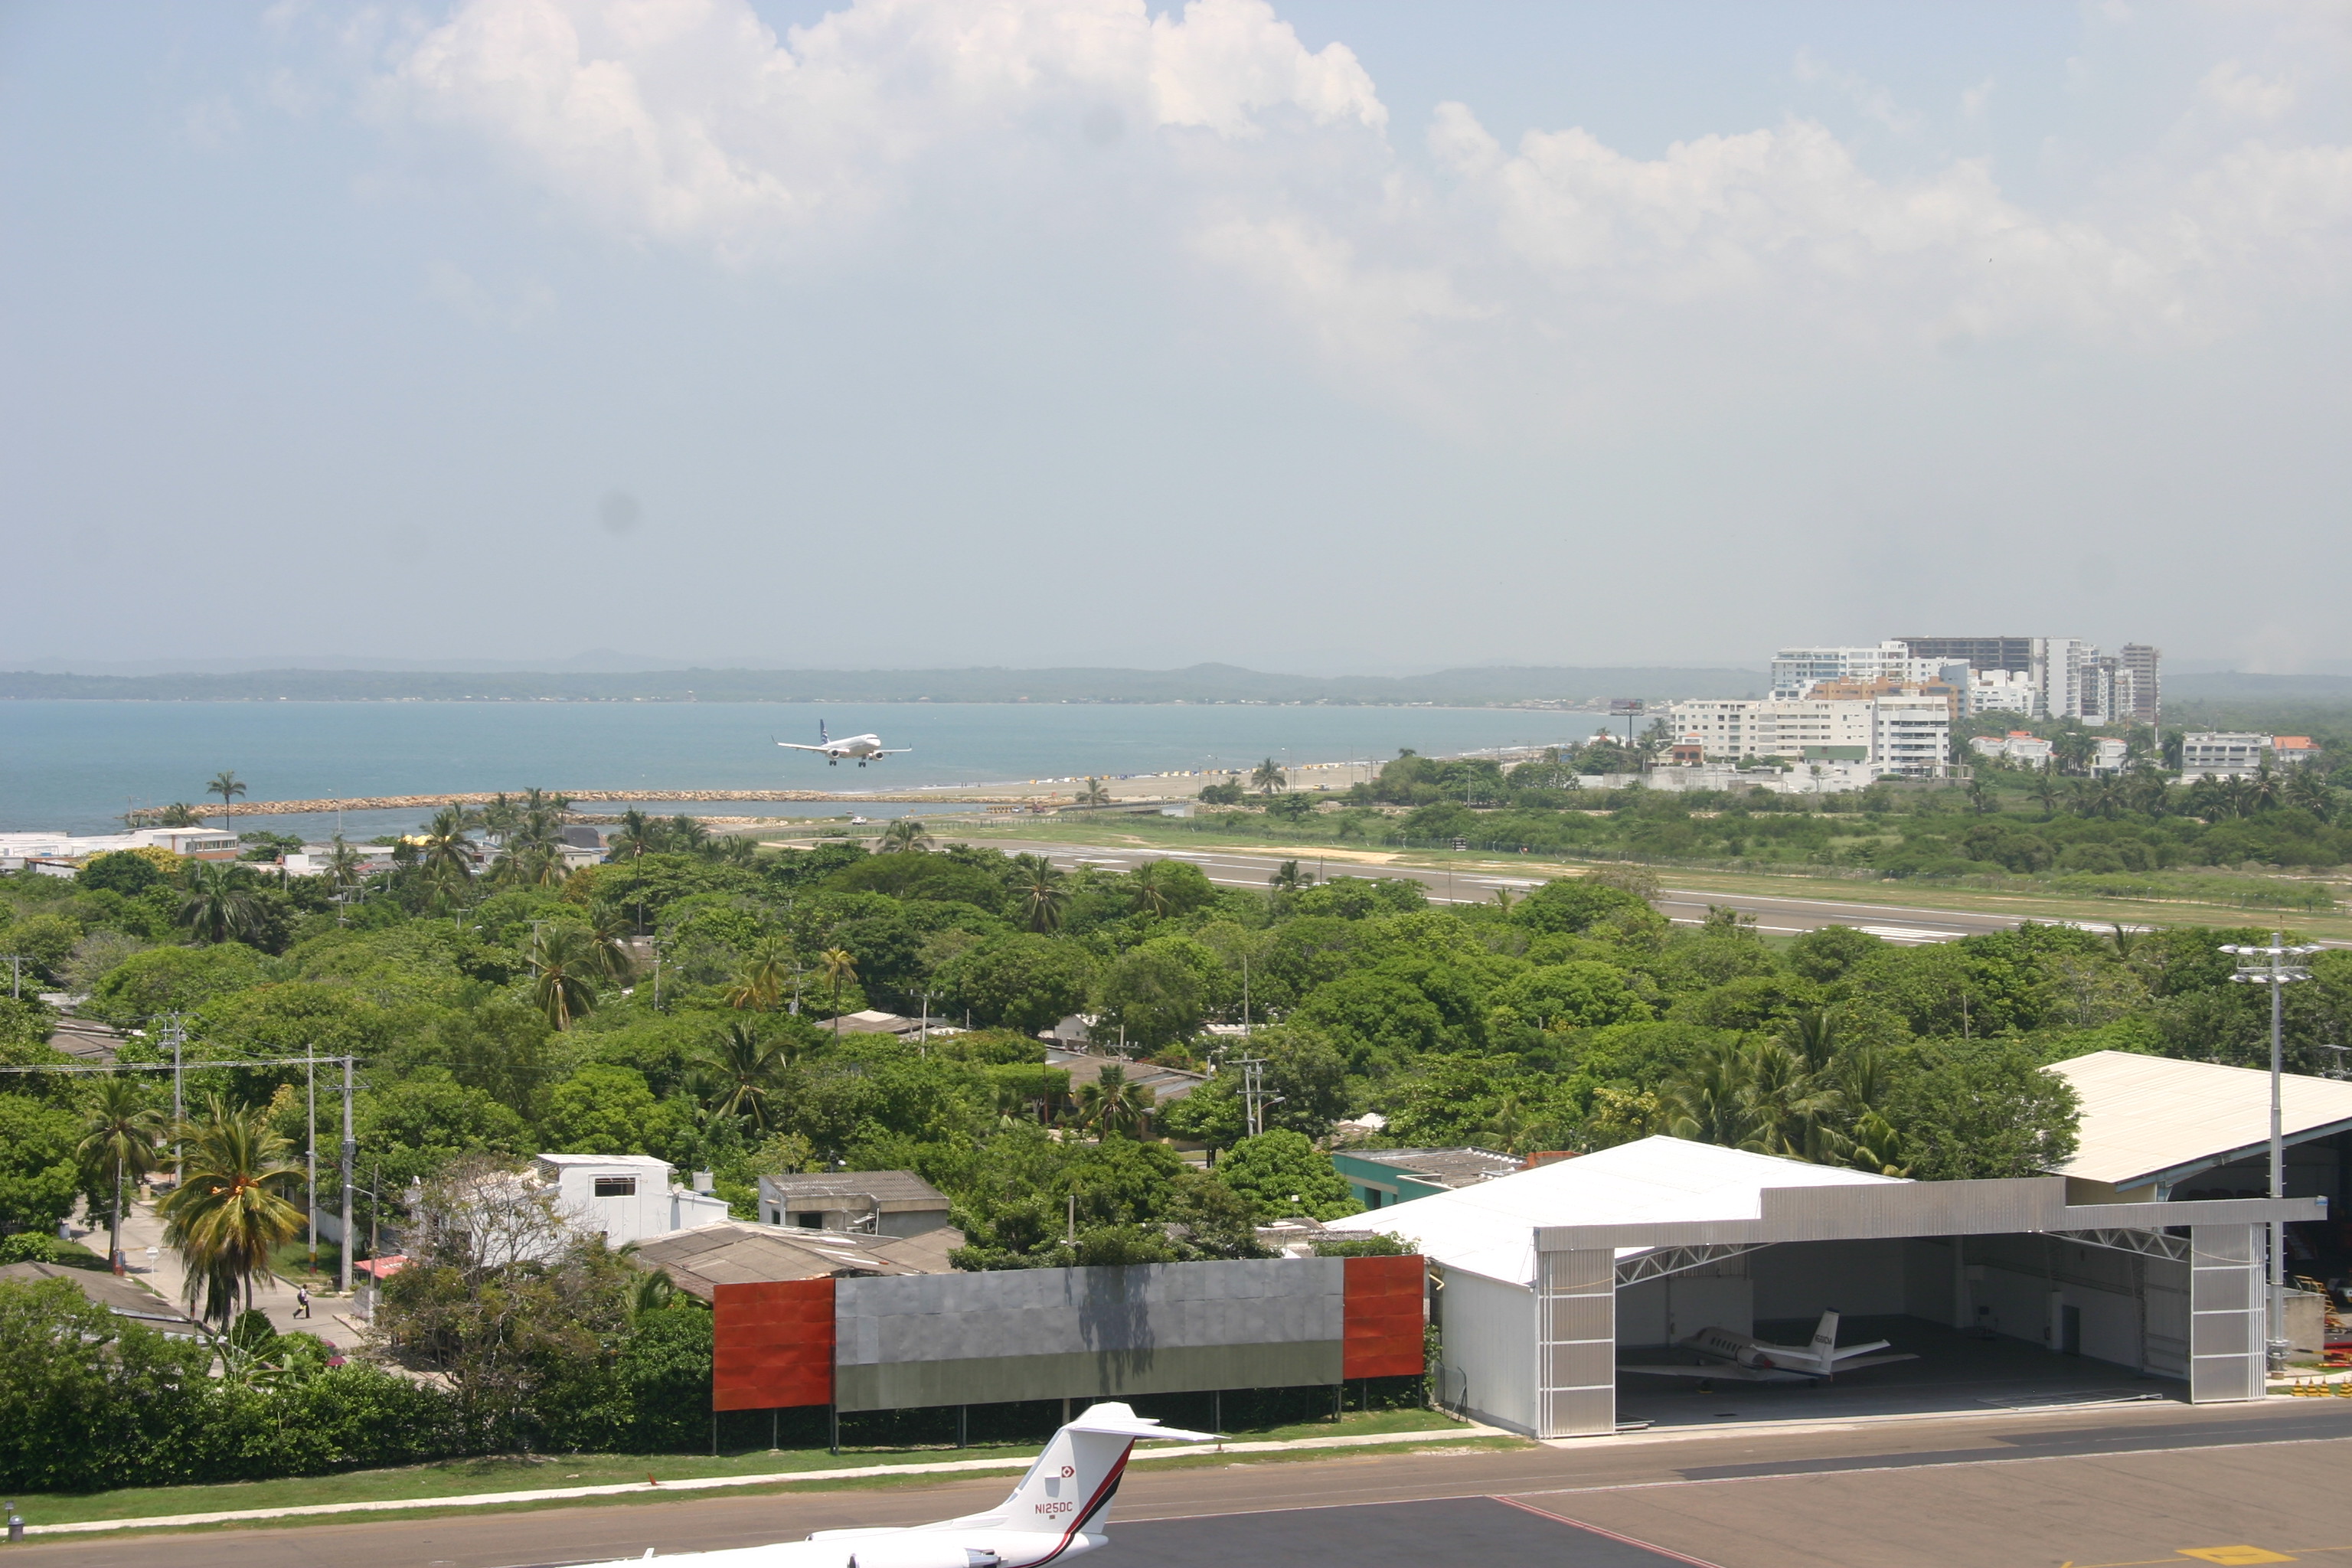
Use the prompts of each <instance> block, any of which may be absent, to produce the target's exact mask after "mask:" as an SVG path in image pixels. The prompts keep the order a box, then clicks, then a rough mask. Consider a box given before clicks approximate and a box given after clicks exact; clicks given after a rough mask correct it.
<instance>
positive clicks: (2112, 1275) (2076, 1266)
mask: <svg viewBox="0 0 2352 1568" xmlns="http://www.w3.org/2000/svg"><path fill="white" fill-rule="evenodd" d="M1965 1245H1966V1247H1967V1258H1968V1265H1967V1279H1966V1280H1965V1281H1964V1291H1963V1293H1962V1295H1961V1298H1960V1300H1961V1302H1962V1305H1963V1307H1964V1309H1965V1311H1966V1314H1967V1320H1968V1323H1969V1325H1972V1326H1976V1327H1981V1328H1987V1329H1990V1330H1991V1331H1993V1332H1995V1333H1998V1334H2002V1335H2006V1336H2007V1337H2009V1338H2011V1339H2019V1340H2023V1341H2025V1342H2028V1343H2030V1344H2037V1345H2042V1346H2043V1347H2045V1348H2047V1349H2049V1350H2052V1351H2053V1352H2054V1351H2061V1350H2063V1349H2064V1342H2063V1333H2064V1322H2065V1316H2064V1311H2065V1309H2067V1308H2070V1307H2071V1308H2074V1310H2076V1311H2078V1312H2080V1313H2081V1314H2082V1342H2081V1345H2080V1352H2081V1353H2082V1354H2084V1355H2085V1356H2088V1357H2090V1358H2091V1359H2093V1360H2095V1361H2103V1362H2108V1363H2113V1364H2115V1365H2116V1366H2128V1367H2133V1368H2136V1369H2138V1370H2141V1371H2147V1372H2156V1373H2165V1374H2168V1375H2171V1376H2179V1375H2182V1374H2184V1373H2186V1371H2187V1368H2186V1366H2185V1364H2183V1363H2181V1362H2179V1359H2178V1358H2177V1357H2176V1356H2174V1355H2171V1354H2168V1353H2167V1352H2166V1347H2165V1346H2164V1345H2163V1344H2162V1343H2160V1342H2161V1341H2163V1340H2165V1339H2167V1338H2169V1337H2170V1334H2169V1333H2168V1329H2167V1324H2166V1321H2165V1318H2166V1313H2165V1309H2164V1307H2163V1306H2162V1305H2156V1306H2154V1307H2153V1308H2152V1306H2151V1298H2152V1296H2155V1295H2160V1294H2161V1292H2162V1289H2164V1288H2165V1287H2167V1286H2170V1285H2173V1284H2174V1279H2175V1276H2176V1275H2179V1276H2180V1277H2181V1278H2180V1279H2179V1289H2185V1288H2186V1269H2185V1266H2183V1265H2181V1264H2178V1263H2172V1262H2170V1261H2168V1260H2167V1259H2165V1258H2143V1257H2141V1256H2139V1255H2138V1254H2137V1253H2129V1252H2119V1251H2116V1250H2114V1249H2112V1248H2109V1247H2088V1246H2084V1245H2083V1244H2081V1243H2079V1242H2073V1241H2067V1240H2065V1239H2063V1237H2053V1236H1980V1237H1969V1238H1967V1241H1966V1243H1965ZM2151 1276H2153V1277H2154V1278H2153V1279H2151ZM2152 1283H2153V1284H2154V1285H2155V1286H2156V1287H2157V1289H2156V1290H2155V1291H2153V1292H2152V1291H2151V1289H2150V1286H2151V1284H2152ZM1947 1321H1948V1320H1947ZM2186 1326H2187V1325H2186V1323H2185V1321H2184V1322H2183V1323H2182V1324H2180V1325H2179V1330H2178V1331H2185V1329H2186ZM2176 1332H2177V1331H2176Z"/></svg>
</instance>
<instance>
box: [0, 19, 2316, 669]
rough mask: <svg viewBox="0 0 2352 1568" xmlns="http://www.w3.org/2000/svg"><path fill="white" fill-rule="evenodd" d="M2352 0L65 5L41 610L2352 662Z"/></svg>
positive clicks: (253, 627) (1623, 654)
mask: <svg viewBox="0 0 2352 1568" xmlns="http://www.w3.org/2000/svg"><path fill="white" fill-rule="evenodd" d="M2347 87H2352V7H2347V5H2346V4H2344V3H2343V0H2335V3H2331V4H2312V5H2294V4H2260V3H2249V4H2241V5H2210V6H2200V5H2177V6H2158V5H2141V4H2139V3H2137V0H2108V3H2106V4H2098V5H2086V6H2082V7H2079V8H2074V9H2070V8H2068V7H2066V6H2064V5H2054V4H2024V5H2000V4H1992V3H1988V0H1974V3H1971V4H1969V5H1873V4H1862V3H1853V4H1843V5H1759V4H1753V3H1750V0H1738V3H1729V4H1722V5H1626V4H1622V3H1616V0H1612V3H1611V4H1606V5H1576V4H1566V3H1559V4H1541V5H1538V4H1499V3H1497V4H1477V3H1474V0H1446V3H1445V4H1442V5H1441V4H1433V3H1427V0H1423V3H1416V4H1409V5H1408V4H1391V3H1384V0H1285V3H1280V4H1274V5H1268V4H1265V3H1263V0H1193V3H1192V4H1190V5H1181V6H1172V5H1145V4H1142V3H1140V0H1025V3H1018V4H1015V3H1009V0H1008V3H1002V4H1000V3H992V0H858V3H856V4H854V5H845V6H840V7H835V8H828V7H827V6H825V5H821V4H762V3H751V4H746V3H743V0H627V3H606V4H594V3H582V4H576V5H561V4H554V3H551V0H467V3H462V4H457V5H449V4H446V3H445V4H432V5H381V6H369V5H302V4H298V3H290V0H289V3H286V4H279V5H269V6H260V5H242V6H240V5H234V4H226V3H219V0H215V3H213V4H207V5H137V4H130V3H123V0H110V3H109V4H106V5H85V4H79V3H72V0H52V3H48V4H24V3H16V4H8V5H5V6H0V334H5V336H0V358H5V365H6V374H5V382H4V383H0V385H5V405H0V545H5V552H0V561H5V565H0V578H5V584H6V588H7V594H6V600H5V604H6V608H5V612H0V662H7V661H15V662H20V663H21V662H23V661H25V660H28V659H33V658H67V659H73V660H80V661H86V662H95V661H102V660H103V661H121V660H129V659H143V658H217V657H246V656H268V655H279V654H285V655H303V656H322V655H347V656H373V657H398V658H436V659H451V658H455V659H463V658H486V659H501V660H517V659H522V660H528V659H532V658H560V657H562V656H567V655H572V654H575V653H578V652H580V651H581V650H583V649H587V648H593V647H609V648H619V649H624V650H628V651H630V652H634V653H640V654H646V655H651V656H658V657H664V658H709V659H727V660H738V659H745V660H752V661H757V662H763V663H781V664H793V665H810V664H817V665H849V666H858V667H875V666H902V665H919V664H935V663H945V664H955V665H964V664H995V663H1011V664H1059V663H1113V664H1126V665H1152V666H1160V665H1169V664H1181V663H1191V662H1193V661H1196V660H1200V659H1205V658H1222V659H1229V660H1233V661H1234V662H1240V663H1248V664H1255V665H1258V666H1261V667H1270V668H1292V669H1307V670H1339V669H1360V670H1368V671H1370V670H1397V669H1405V668H1434V667H1437V666H1440V665H1446V664H1455V663H1469V662H1477V661H1483V660H1512V661H1525V662H1540V663H1570V664H1603V663H1635V662H1639V663H1690V664H1697V663H1717V662H1731V663H1741V664H1749V665H1753V664H1756V663H1759V662H1760V661H1761V660H1762V659H1763V658H1768V657H1769V653H1770V651H1771V649H1772V648H1773V647H1776V646H1778V645H1780V644H1781V643H1784V642H1796V641H1810V640H1867V639H1875V638H1877V637H1884V636H1891V635H1897V634H1903V633H1929V634H1974V633H2013V634H2048V635H2068V636H2081V637H2091V638H2094V639H2096V640H2100V641H2102V642H2105V643H2107V644H2108V645H2109V646H2113V645H2114V644H2116V643H2119V642H2122V641H2124V640H2126V639H2138V640H2153V641H2157V642H2158V643H2161V644H2162V645H2163V646H2164V647H2166V648H2167V649H2168V652H2169V653H2171V654H2172V655H2173V656H2174V657H2176V658H2222V659H2237V660H2242V661H2243V662H2244V663H2245V664H2246V665H2247V666H2248V667H2250V668H2271V669H2294V668H2312V667H2315V666H2320V665H2336V664H2338V663H2339V661H2341V660H2344V659H2346V658H2352V637H2347V634H2346V631H2345V625H2346V622H2345V616H2344V612H2343V608H2342V606H2343V602H2344V598H2345V590H2346V587H2347V566H2352V528H2347V495H2348V494H2352V488H2348V487H2347V479H2352V460H2347V452H2352V437H2347V431H2352V375H2347V347H2352V332H2347V325H2352V315H2347V303H2352V300H2347V294H2348V293H2352V268H2347V260H2352V91H2347Z"/></svg>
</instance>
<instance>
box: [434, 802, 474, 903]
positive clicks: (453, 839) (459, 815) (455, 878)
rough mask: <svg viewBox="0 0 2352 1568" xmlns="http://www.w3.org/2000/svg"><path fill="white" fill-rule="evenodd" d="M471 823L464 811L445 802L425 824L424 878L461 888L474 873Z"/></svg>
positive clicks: (439, 884) (446, 888)
mask: <svg viewBox="0 0 2352 1568" xmlns="http://www.w3.org/2000/svg"><path fill="white" fill-rule="evenodd" d="M472 826H473V823H472V821H471V820H470V819H469V818H468V817H467V816H466V814H465V812H464V811H462V810H461V809H459V808H458V807H457V806H454V805H445V806H443V807H442V808H441V809H440V810H438V811H436V812H435V813H434V814H433V820H432V821H431V822H429V823H427V824H426V825H425V844H424V850H425V854H424V858H423V865H424V868H425V879H426V880H427V881H430V882H432V883H434V884H436V886H438V887H440V888H441V889H444V890H445V891H446V890H450V889H457V888H462V887H464V886H465V885H466V884H467V882H469V881H471V880H472V879H473V876H474V843H473V840H472V839H470V838H468V837H466V835H467V830H468V829H470V828H471V827H472Z"/></svg>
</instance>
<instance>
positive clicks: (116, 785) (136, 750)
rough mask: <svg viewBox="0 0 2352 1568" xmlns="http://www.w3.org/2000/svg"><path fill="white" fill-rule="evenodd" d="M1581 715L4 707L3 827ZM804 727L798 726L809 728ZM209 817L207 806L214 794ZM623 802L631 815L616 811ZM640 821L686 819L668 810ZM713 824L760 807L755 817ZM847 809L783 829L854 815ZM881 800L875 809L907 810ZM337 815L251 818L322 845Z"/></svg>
mask: <svg viewBox="0 0 2352 1568" xmlns="http://www.w3.org/2000/svg"><path fill="white" fill-rule="evenodd" d="M820 719H822V720H823V721H824V723H825V724H826V726H827V728H828V729H829V730H830V731H831V732H832V733H833V734H834V735H835V737H840V736H845V735H856V734H862V733H866V732H869V731H870V732H874V733H878V734H879V735H880V736H881V737H882V740H883V742H884V744H886V745H888V746H893V747H897V746H911V747H913V748H914V749H913V751H912V752H911V753H910V754H908V755H905V756H894V757H891V758H889V759H888V760H887V761H885V762H880V763H875V764H873V765H872V766H870V767H866V768H864V769H859V768H856V767H854V766H852V765H850V764H848V763H844V764H842V765H841V766H839V767H828V766H827V765H826V764H825V763H824V759H823V758H821V757H818V756H816V755H814V754H813V753H810V752H789V751H784V750H782V749H781V748H779V747H778V746H777V745H776V744H775V742H777V741H779V740H785V741H797V742H814V741H815V740H816V738H817V736H816V726H817V722H818V721H819V720H820ZM1606 722H1607V721H1605V720H1603V719H1601V718H1599V717H1597V716H1596V715H1594V714H1591V713H1583V712H1564V711H1558V710H1531V709H1503V708H1423V707H1399V708H1375V707H1357V706H1331V707H1324V706H1318V705H1311V704H1302V705H1295V706H1292V705H1283V706H1274V705H1266V706H1261V705H1257V704H1248V703H1211V704H1197V703H1117V704H1109V703H1101V704H1097V703H1049V704H1007V703H964V704H959V703H919V704H917V703H871V704H842V705H838V706H827V707H819V706H815V705H802V704H795V705H793V706H790V707H780V706H778V705H776V704H773V703H754V702H743V703H731V702H730V703H720V702H709V703H704V702H691V703H667V702H666V703H609V702H216V703H215V702H124V701H102V700H100V701H76V700H24V701H13V702H0V831H5V832H17V831H43V830H61V831H68V832H76V833H97V832H104V831H106V830H108V829H109V828H111V827H116V826H120V824H121V817H122V815H123V814H124V813H125V812H126V811H130V810H132V809H136V808H142V807H152V806H157V805H168V804H170V803H172V802H173V801H186V802H188V803H190V804H192V805H195V806H197V807H198V808H199V809H201V808H202V807H203V806H204V805H205V801H206V799H207V798H208V797H207V796H206V795H205V793H204V789H205V782H206V781H207V780H209V779H210V778H212V777H213V775H214V774H215V773H219V772H221V771H222V770H224V769H226V770H230V771H233V772H235V773H236V775H237V777H238V778H239V779H240V780H241V781H243V783H244V784H245V786H246V790H247V795H246V798H247V799H248V800H252V801H267V800H321V799H362V798H367V797H382V796H386V795H436V794H456V793H463V792H471V791H494V790H508V791H520V790H522V789H525V788H528V787H531V786H534V785H536V786H538V787H541V788H545V789H562V790H590V789H601V790H632V789H642V790H684V791H692V790H698V789H708V790H758V789H779V790H784V789H834V790H853V789H857V788H861V787H863V788H869V789H877V790H881V789H896V788H906V787H911V786H915V785H925V784H928V785H979V784H1010V783H1020V782H1026V781H1030V780H1040V779H1054V778H1068V777H1078V778H1083V777H1086V776H1088V775H1099V776H1102V777H1107V778H1109V777H1120V776H1130V777H1131V776H1134V775H1137V774H1142V773H1171V772H1202V773H1220V772H1223V771H1226V770H1232V771H1235V772H1240V773H1247V772H1248V771H1249V770H1250V769H1251V768H1254V767H1255V766H1256V765H1257V764H1258V763H1259V762H1260V761H1262V760H1263V759H1265V758H1267V757H1271V758H1273V759H1274V760H1275V762H1276V763H1277V764H1278V765H1288V764H1293V763H1317V762H1346V761H1351V760H1365V759H1370V760H1375V761H1377V760H1381V759H1384V758H1388V757H1392V756H1394V755H1395V754H1396V753H1397V752H1398V751H1400V750H1402V749H1406V748H1410V749H1412V750H1413V751H1418V752H1427V753H1431V754H1440V753H1452V752H1469V751H1479V750H1485V749H1488V748H1492V747H1496V746H1513V745H1549V744H1555V743H1573V742H1581V741H1582V740H1584V739H1586V738H1588V737H1589V736H1590V735H1591V733H1592V731H1594V730H1595V729H1596V728H1599V727H1601V726H1603V725H1605V723H1606ZM803 731H805V732H803ZM210 798H212V799H213V800H214V803H215V805H217V804H218V802H217V797H210ZM613 809H614V810H619V809H622V808H621V807H619V806H615V807H614V808H613ZM646 809H648V810H660V811H663V812H670V811H677V810H680V809H691V808H690V807H684V806H679V805H662V806H659V807H653V806H648V807H647V808H646ZM711 809H712V810H714V811H719V812H722V813H725V814H730V815H767V814H766V813H762V812H761V811H760V808H759V807H758V805H755V804H747V803H729V804H727V805H720V806H714V807H712V808H711ZM860 809H863V808H860V807H857V806H855V805H850V804H839V805H834V804H832V803H814V802H811V803H799V804H795V805H780V806H779V807H778V808H777V811H776V813H775V814H776V815H784V814H786V813H789V814H791V815H794V816H824V815H829V814H833V815H847V814H848V813H850V812H851V811H853V810H860ZM905 809H907V808H905V807H903V806H877V807H876V808H873V809H872V810H869V811H867V812H866V815H895V814H897V813H898V812H899V811H903V810H905ZM423 815H425V814H424V813H420V812H419V811H416V810H403V811H387V812H369V813H358V812H352V813H348V814H346V816H345V820H344V825H343V826H344V831H345V832H347V833H349V834H350V835H351V836H352V837H355V838H356V837H363V836H373V835H375V834H380V833H385V832H390V831H393V830H394V828H397V827H401V826H407V825H409V824H413V823H415V822H416V821H418V820H420V819H421V817H422V816H423ZM335 820H336V819H335V816H334V814H332V813H324V814H316V815H313V816H301V817H295V816H286V817H275V816H273V817H268V818H250V817H247V818H242V819H240V820H239V822H238V826H240V827H244V828H247V829H252V828H257V827H268V828H270V829H272V830H273V831H278V832H299V833H303V834H305V835H318V834H320V833H331V832H332V831H334V826H335Z"/></svg>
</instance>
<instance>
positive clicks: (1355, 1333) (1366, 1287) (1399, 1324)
mask: <svg viewBox="0 0 2352 1568" xmlns="http://www.w3.org/2000/svg"><path fill="white" fill-rule="evenodd" d="M1343 1261H1344V1262H1345V1263H1346V1265H1347V1269H1348V1288H1347V1296H1346V1310H1345V1312H1344V1320H1345V1322H1346V1325H1347V1326H1346V1329H1345V1333H1346V1335H1347V1342H1346V1344H1345V1346H1344V1348H1343V1349H1342V1351H1341V1352H1340V1371H1339V1375H1340V1376H1342V1377H1412V1376H1414V1375H1416V1374H1418V1373H1420V1372H1422V1371H1423V1352H1422V1326H1423V1309H1422V1278H1423V1274H1424V1273H1425V1272H1426V1265H1425V1264H1424V1263H1423V1260H1422V1259H1421V1258H1346V1259H1344V1260H1343Z"/></svg>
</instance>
